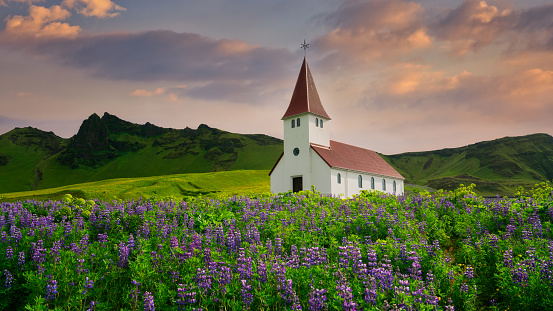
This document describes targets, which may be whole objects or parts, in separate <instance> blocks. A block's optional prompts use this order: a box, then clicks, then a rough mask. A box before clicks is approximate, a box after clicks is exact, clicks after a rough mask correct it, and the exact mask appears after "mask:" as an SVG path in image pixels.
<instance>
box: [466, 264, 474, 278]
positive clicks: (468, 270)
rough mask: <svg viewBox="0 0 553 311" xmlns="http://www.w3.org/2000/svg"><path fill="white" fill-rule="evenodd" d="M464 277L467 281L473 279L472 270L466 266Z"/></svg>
mask: <svg viewBox="0 0 553 311" xmlns="http://www.w3.org/2000/svg"><path fill="white" fill-rule="evenodd" d="M465 277H466V278H467V279H474V269H473V268H472V267H471V266H468V267H467V269H466V270H465Z"/></svg>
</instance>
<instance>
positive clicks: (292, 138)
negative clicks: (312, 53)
mask: <svg viewBox="0 0 553 311" xmlns="http://www.w3.org/2000/svg"><path fill="white" fill-rule="evenodd" d="M282 121H283V126H284V154H285V155H286V154H287V153H291V154H295V153H298V150H299V152H300V153H301V151H302V149H303V150H304V151H308V150H309V145H310V144H311V143H313V144H317V145H321V146H326V147H330V138H329V135H328V123H329V122H328V121H330V117H329V116H328V114H327V113H326V111H325V109H324V107H323V105H322V103H321V99H320V98H319V93H318V92H317V88H316V87H315V81H314V80H313V76H312V75H311V70H309V65H308V64H307V60H306V59H305V58H304V59H303V63H302V66H301V69H300V73H299V76H298V80H297V82H296V86H295V88H294V93H293V94H292V99H291V100H290V105H288V109H287V110H286V113H284V116H283V117H282ZM296 148H297V149H296ZM295 156H297V155H295Z"/></svg>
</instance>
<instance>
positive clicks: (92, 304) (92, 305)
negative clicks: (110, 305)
mask: <svg viewBox="0 0 553 311" xmlns="http://www.w3.org/2000/svg"><path fill="white" fill-rule="evenodd" d="M97 304H98V303H97V302H96V301H94V300H92V301H91V302H90V307H89V308H88V309H86V311H94V310H96V305H97Z"/></svg>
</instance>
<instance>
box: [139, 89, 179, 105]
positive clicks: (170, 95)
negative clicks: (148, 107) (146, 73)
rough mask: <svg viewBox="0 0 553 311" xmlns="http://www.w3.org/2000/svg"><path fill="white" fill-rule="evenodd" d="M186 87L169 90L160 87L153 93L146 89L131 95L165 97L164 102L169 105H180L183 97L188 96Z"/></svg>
mask: <svg viewBox="0 0 553 311" xmlns="http://www.w3.org/2000/svg"><path fill="white" fill-rule="evenodd" d="M186 88H187V86H186V85H178V86H173V87H168V88H163V87H158V88H156V89H155V90H153V91H148V90H145V89H136V90H134V91H133V92H132V93H131V95H132V96H137V97H152V96H163V100H164V101H165V102H168V103H178V102H182V99H181V96H183V95H186V94H185V90H186Z"/></svg>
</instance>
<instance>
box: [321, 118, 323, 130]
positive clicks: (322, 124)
mask: <svg viewBox="0 0 553 311" xmlns="http://www.w3.org/2000/svg"><path fill="white" fill-rule="evenodd" d="M322 127H323V120H322V119H321V128H322Z"/></svg>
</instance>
